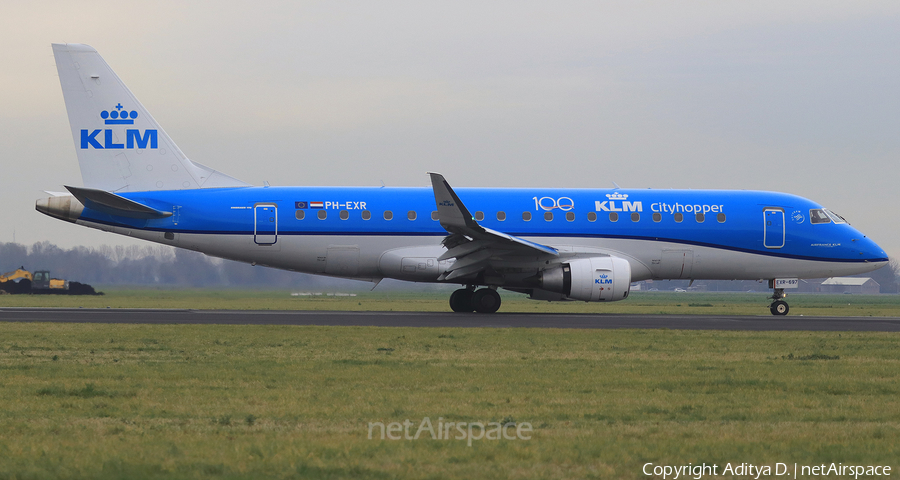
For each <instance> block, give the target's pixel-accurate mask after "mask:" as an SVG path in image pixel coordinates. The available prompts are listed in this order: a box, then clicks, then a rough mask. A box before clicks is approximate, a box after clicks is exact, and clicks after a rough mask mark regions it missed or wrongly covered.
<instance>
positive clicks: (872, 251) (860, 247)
mask: <svg viewBox="0 0 900 480" xmlns="http://www.w3.org/2000/svg"><path fill="white" fill-rule="evenodd" d="M851 242H852V244H853V245H854V247H855V248H856V250H857V251H858V252H859V258H861V259H863V260H865V261H866V262H869V263H872V264H877V265H878V267H881V266H883V265H885V264H886V263H887V262H888V261H889V259H888V255H887V253H886V252H885V251H884V249H883V248H881V247H880V246H879V245H878V244H877V243H875V242H874V241H872V240H871V239H870V238H868V237H866V236H864V235H861V236H860V237H859V238H854V239H852V240H851Z"/></svg>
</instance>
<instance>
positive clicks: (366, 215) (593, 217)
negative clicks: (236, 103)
mask: <svg viewBox="0 0 900 480" xmlns="http://www.w3.org/2000/svg"><path fill="white" fill-rule="evenodd" d="M316 216H317V217H318V218H319V220H325V219H326V218H328V211H327V210H319V212H318V213H317V214H316ZM360 216H361V217H362V219H363V220H371V219H372V212H370V211H368V210H363V211H362V213H361V214H360ZM338 217H339V218H340V219H341V220H347V219H349V218H350V212H349V211H348V210H341V211H340V212H338ZM383 217H384V219H385V220H393V219H394V212H392V211H390V210H385V211H384V215H383ZM673 217H674V219H675V221H676V222H678V223H681V222H683V221H684V214H682V213H675V214H674V215H673ZM304 218H306V210H297V220H303V219H304ZM406 218H408V219H409V220H415V219H416V212H415V210H410V211H408V212H406ZM531 218H532V215H531V212H522V220H524V221H526V222H530V221H531ZM565 218H566V220H567V221H569V222H574V221H575V212H566V215H565ZM630 218H631V221H632V222H639V221H641V214H640V213H639V212H631V214H630ZM651 218H652V219H653V221H654V222H661V221H662V214H660V213H654V214H653V215H652V216H651ZM431 219H432V220H437V219H438V218H437V212H431ZM587 219H588V221H589V222H596V221H597V212H588V214H587ZM694 219H695V220H696V221H697V223H703V222H705V221H706V215H705V214H703V213H697V214H694ZM475 220H476V221H478V222H480V221H482V220H484V212H475ZM497 220H498V221H501V222H503V221H505V220H506V212H497ZM544 220H545V221H548V222H552V221H553V212H544ZM716 220H717V221H718V222H719V223H725V214H724V213H718V214H716ZM609 221H610V222H618V221H619V214H618V212H609Z"/></svg>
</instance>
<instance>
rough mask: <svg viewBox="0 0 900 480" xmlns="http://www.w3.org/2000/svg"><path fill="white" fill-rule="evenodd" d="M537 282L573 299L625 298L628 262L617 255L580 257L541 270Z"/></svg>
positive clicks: (628, 277)
mask: <svg viewBox="0 0 900 480" xmlns="http://www.w3.org/2000/svg"><path fill="white" fill-rule="evenodd" d="M539 283H540V288H541V289H543V290H547V291H550V292H556V293H561V294H563V295H565V296H566V297H568V298H570V299H572V300H584V301H585V302H614V301H616V300H624V299H626V298H628V292H629V291H631V264H629V263H628V260H625V259H624V258H619V257H590V258H579V259H577V260H572V261H570V262H569V263H563V264H561V265H559V266H558V267H554V268H550V269H547V270H544V271H543V272H541V274H540V280H539Z"/></svg>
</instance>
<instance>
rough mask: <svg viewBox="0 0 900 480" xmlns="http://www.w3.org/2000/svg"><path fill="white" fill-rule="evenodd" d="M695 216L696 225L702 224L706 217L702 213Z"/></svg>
mask: <svg viewBox="0 0 900 480" xmlns="http://www.w3.org/2000/svg"><path fill="white" fill-rule="evenodd" d="M695 216H696V217H697V223H703V221H704V220H706V215H704V214H703V213H702V212H701V213H698V214H697V215H695Z"/></svg>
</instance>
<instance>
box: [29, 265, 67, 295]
mask: <svg viewBox="0 0 900 480" xmlns="http://www.w3.org/2000/svg"><path fill="white" fill-rule="evenodd" d="M68 289H69V281H68V280H60V279H58V278H50V271H49V270H38V271H36V272H34V275H33V276H32V278H31V291H32V292H33V291H35V290H54V291H62V290H68Z"/></svg>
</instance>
